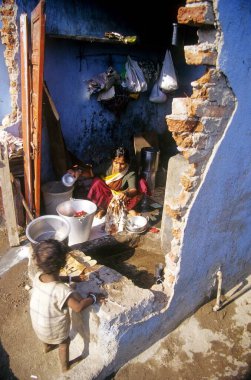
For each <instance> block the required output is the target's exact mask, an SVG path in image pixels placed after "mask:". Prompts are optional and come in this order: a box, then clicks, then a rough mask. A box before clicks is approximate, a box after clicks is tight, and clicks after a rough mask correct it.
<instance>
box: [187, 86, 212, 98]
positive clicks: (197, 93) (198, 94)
mask: <svg viewBox="0 0 251 380" xmlns="http://www.w3.org/2000/svg"><path fill="white" fill-rule="evenodd" d="M191 98H192V99H197V98H201V99H204V100H206V99H207V98H208V93H207V89H206V88H200V89H193V93H192V95H191Z"/></svg>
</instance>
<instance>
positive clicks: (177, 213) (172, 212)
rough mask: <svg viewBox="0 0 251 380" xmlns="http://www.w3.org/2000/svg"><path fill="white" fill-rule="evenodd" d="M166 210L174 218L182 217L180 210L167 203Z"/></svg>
mask: <svg viewBox="0 0 251 380" xmlns="http://www.w3.org/2000/svg"><path fill="white" fill-rule="evenodd" d="M165 212H166V214H167V215H169V216H170V217H171V218H174V219H180V217H181V212H180V211H179V210H174V209H172V208H171V207H170V206H169V205H165Z"/></svg>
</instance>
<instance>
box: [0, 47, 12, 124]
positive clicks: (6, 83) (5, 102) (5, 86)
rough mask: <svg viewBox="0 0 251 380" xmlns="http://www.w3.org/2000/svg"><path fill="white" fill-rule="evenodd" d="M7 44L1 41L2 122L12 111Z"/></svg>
mask: <svg viewBox="0 0 251 380" xmlns="http://www.w3.org/2000/svg"><path fill="white" fill-rule="evenodd" d="M4 51H5V45H3V44H2V43H1V41H0V83H1V86H0V123H2V120H3V118H4V117H5V116H6V115H8V114H9V113H10V112H11V100H10V80H9V75H8V70H7V67H6V65H5V61H4Z"/></svg>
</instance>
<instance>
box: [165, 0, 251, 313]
mask: <svg viewBox="0 0 251 380" xmlns="http://www.w3.org/2000/svg"><path fill="white" fill-rule="evenodd" d="M218 11H219V21H220V25H221V28H222V32H223V37H224V38H223V44H222V48H221V49H220V54H219V61H218V66H219V69H220V70H222V71H223V73H224V74H225V75H226V77H227V79H228V81H229V85H230V87H231V88H232V90H233V93H234V94H235V96H236V98H237V108H236V111H235V113H234V115H233V117H232V119H231V120H230V123H229V125H228V127H227V130H226V131H225V135H224V136H223V138H222V140H221V141H220V142H219V144H218V145H217V146H216V147H215V150H214V153H213V157H212V158H211V162H210V163H209V165H208V171H207V173H206V176H205V179H204V181H203V183H202V186H201V187H200V189H199V191H198V194H197V197H196V199H195V201H194V203H193V206H192V208H191V211H190V213H189V216H188V220H187V225H186V228H185V231H184V239H183V244H182V247H181V262H180V271H179V274H178V276H177V283H176V286H175V294H174V298H173V301H172V304H171V308H170V312H175V311H174V310H173V308H175V309H176V312H177V315H178V314H179V313H180V314H183V315H184V313H185V314H188V313H189V312H191V310H194V308H195V307H198V305H199V304H200V303H202V302H203V301H204V300H205V298H206V297H207V296H209V295H210V292H211V291H212V288H213V287H214V280H215V274H216V271H217V270H218V269H219V268H221V270H222V273H223V288H224V289H225V290H227V289H229V288H230V287H231V286H233V285H235V284H236V283H238V282H239V281H240V280H244V279H245V275H246V274H247V273H250V269H251V213H250V210H251V170H250V168H251V149H250V147H251V132H250V125H251V107H250V105H251V70H250V67H251V49H250V46H251V3H250V2H247V1H245V0H232V1H227V0H219V1H218ZM187 289H189V295H188V294H187ZM179 305H182V310H181V309H180V308H179Z"/></svg>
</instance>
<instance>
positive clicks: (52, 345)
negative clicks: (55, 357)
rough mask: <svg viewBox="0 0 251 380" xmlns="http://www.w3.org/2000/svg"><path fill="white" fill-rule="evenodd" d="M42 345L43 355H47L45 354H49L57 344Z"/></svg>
mask: <svg viewBox="0 0 251 380" xmlns="http://www.w3.org/2000/svg"><path fill="white" fill-rule="evenodd" d="M43 345H44V353H46V354H47V352H50V351H52V350H54V349H55V348H57V347H58V344H49V343H43Z"/></svg>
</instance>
